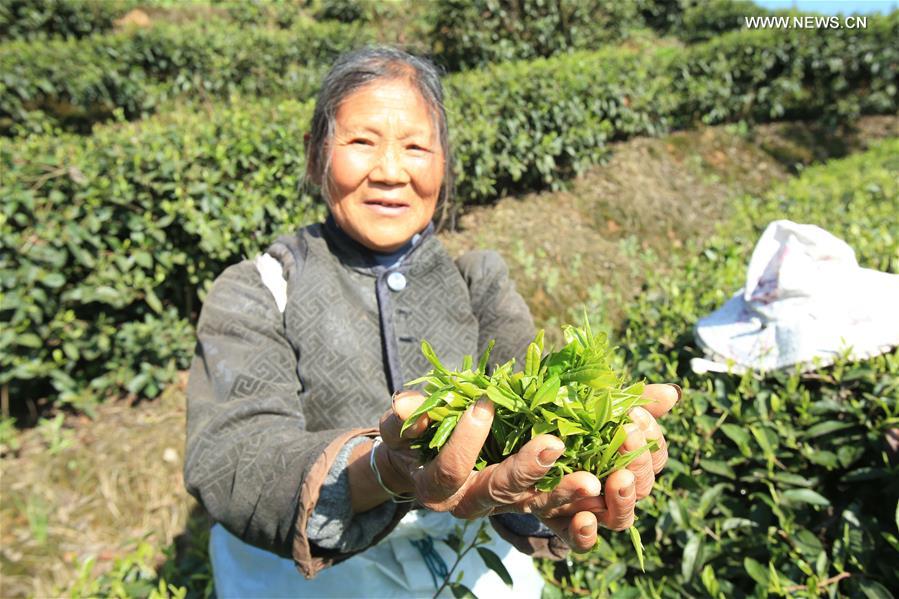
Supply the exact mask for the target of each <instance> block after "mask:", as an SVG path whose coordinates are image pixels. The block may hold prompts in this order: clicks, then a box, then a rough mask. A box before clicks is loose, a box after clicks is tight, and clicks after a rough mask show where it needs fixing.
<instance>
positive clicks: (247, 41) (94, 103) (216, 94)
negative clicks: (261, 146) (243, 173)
mask: <svg viewBox="0 0 899 599" xmlns="http://www.w3.org/2000/svg"><path fill="white" fill-rule="evenodd" d="M373 40H374V32H373V29H372V28H370V27H366V26H363V25H357V24H345V23H340V22H337V21H328V22H322V23H319V22H316V21H312V20H309V19H304V20H299V21H297V22H296V23H294V24H293V26H292V27H290V28H289V29H277V28H274V29H272V28H262V27H249V28H247V27H242V26H241V25H240V24H236V23H231V22H228V21H225V20H219V19H213V20H209V21H194V22H189V23H185V24H179V25H172V24H165V23H161V24H158V25H155V26H153V27H151V28H147V29H137V30H133V31H126V32H121V33H110V34H105V35H96V36H93V37H90V38H87V39H81V40H76V39H59V40H51V41H47V42H45V43H42V44H35V43H31V42H28V41H16V42H9V43H6V44H2V45H0V133H6V134H9V133H11V132H18V133H27V132H29V131H33V130H40V128H41V126H43V125H44V124H45V123H47V122H48V121H49V122H50V123H55V124H57V125H60V126H63V127H65V128H67V129H72V130H76V131H81V132H89V131H90V127H91V125H92V124H93V123H95V122H97V121H102V120H105V119H108V118H110V117H111V116H112V115H113V114H114V112H115V111H116V110H120V111H121V112H122V115H123V116H124V117H125V118H127V119H132V118H137V117H140V116H142V115H145V114H148V113H151V112H153V111H154V109H155V108H156V107H158V105H159V104H160V103H161V102H164V101H165V100H167V99H171V98H174V97H179V96H182V95H190V96H191V97H192V98H194V99H196V100H203V99H218V98H221V97H226V96H228V95H229V94H230V93H233V92H241V93H244V94H248V95H251V96H252V95H259V96H268V95H272V94H278V95H279V96H282V97H293V98H296V99H306V98H308V97H310V96H311V95H312V93H313V92H314V91H315V90H316V89H317V87H318V82H319V80H320V79H321V77H322V75H323V66H322V65H324V64H328V63H330V62H331V61H332V60H333V59H334V58H335V57H336V56H337V55H339V54H340V53H341V52H344V51H346V50H348V49H350V48H353V47H356V46H358V45H362V44H365V43H368V42H371V41H373Z"/></svg>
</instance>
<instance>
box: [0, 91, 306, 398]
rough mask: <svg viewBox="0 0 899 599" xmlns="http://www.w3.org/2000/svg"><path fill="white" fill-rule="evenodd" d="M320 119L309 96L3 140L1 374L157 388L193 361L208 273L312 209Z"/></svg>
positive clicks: (100, 387)
mask: <svg viewBox="0 0 899 599" xmlns="http://www.w3.org/2000/svg"><path fill="white" fill-rule="evenodd" d="M310 116H311V106H310V105H309V104H308V103H307V104H301V103H296V102H285V103H280V104H277V105H265V104H257V105H255V106H253V107H252V108H248V109H234V110H232V111H229V112H227V113H220V114H218V115H217V117H216V118H215V119H208V118H205V115H196V114H186V113H173V114H171V115H167V116H166V117H165V118H157V119H155V120H151V121H147V122H144V123H140V124H128V125H124V126H119V127H111V128H105V129H103V130H100V131H98V132H96V133H95V134H94V135H93V136H90V137H77V136H70V137H69V138H62V139H60V138H58V137H52V138H51V137H35V138H26V139H19V140H15V141H14V140H0V170H3V171H4V172H5V173H12V174H13V176H10V177H4V178H3V181H2V187H0V195H2V197H3V198H4V201H3V204H2V208H0V238H2V244H3V247H4V251H3V252H2V255H0V285H2V287H0V293H2V294H3V295H2V296H3V302H2V304H3V312H2V318H3V321H4V323H5V324H4V326H3V328H2V331H0V356H2V357H0V360H2V373H0V384H6V383H9V384H10V385H11V396H12V397H13V398H14V401H15V400H21V399H22V398H24V397H42V396H46V395H47V394H48V393H52V394H53V395H58V397H59V399H60V400H62V401H64V402H72V403H75V404H77V405H79V406H83V407H89V406H90V404H91V403H92V402H93V401H96V400H97V399H99V398H102V395H103V393H104V392H106V391H107V390H110V389H116V388H121V387H123V386H124V387H127V388H128V389H129V390H130V391H132V392H134V393H136V394H140V395H149V396H153V395H155V394H156V391H158V388H159V385H160V384H161V383H162V382H163V381H166V380H168V379H169V375H172V374H174V366H177V367H181V368H183V367H184V366H185V365H186V359H187V357H188V356H189V355H190V353H191V350H192V343H193V342H192V339H191V338H192V335H191V334H190V326H191V325H190V324H189V320H188V318H189V317H190V316H192V315H195V312H196V311H198V309H199V305H198V298H197V295H198V290H201V289H202V288H203V284H204V283H208V282H209V281H211V280H212V279H213V278H214V277H215V275H216V274H217V273H218V272H220V271H221V270H222V268H223V267H224V266H225V265H226V264H228V263H230V262H233V261H234V260H236V259H239V258H240V257H241V256H242V255H250V254H255V253H256V252H257V251H258V249H259V248H260V247H263V246H264V245H266V244H267V242H268V241H269V240H271V239H273V238H274V237H275V236H277V235H278V234H279V233H281V232H284V231H285V230H287V229H290V228H291V227H292V225H293V224H296V223H301V222H307V221H308V220H310V219H311V218H312V217H310V216H305V215H304V211H305V210H306V209H307V208H308V207H309V204H308V202H304V201H303V200H301V199H299V198H298V197H297V193H296V192H297V185H298V177H299V175H300V174H301V172H302V169H303V164H304V160H303V154H302V135H303V130H304V128H305V126H306V123H307V122H308V120H309V117H310ZM175 306H177V307H178V308H179V309H180V310H176V309H175ZM153 365H157V366H158V365H161V366H158V367H157V366H153Z"/></svg>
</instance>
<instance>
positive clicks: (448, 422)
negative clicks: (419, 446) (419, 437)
mask: <svg viewBox="0 0 899 599" xmlns="http://www.w3.org/2000/svg"><path fill="white" fill-rule="evenodd" d="M458 421H459V417H458V416H456V415H453V416H447V417H446V418H444V419H443V420H442V421H441V422H440V426H438V427H437V432H436V433H434V436H433V437H432V438H431V442H430V443H428V447H430V448H431V449H437V450H439V449H440V448H441V447H443V444H444V443H446V440H447V439H449V437H450V435H451V434H452V432H453V429H454V428H456V423H457V422H458Z"/></svg>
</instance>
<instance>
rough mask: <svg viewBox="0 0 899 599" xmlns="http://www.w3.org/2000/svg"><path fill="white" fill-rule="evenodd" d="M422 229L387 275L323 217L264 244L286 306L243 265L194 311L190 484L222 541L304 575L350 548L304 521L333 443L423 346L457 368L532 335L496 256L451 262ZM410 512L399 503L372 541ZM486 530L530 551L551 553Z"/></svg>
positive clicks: (418, 368) (381, 404)
mask: <svg viewBox="0 0 899 599" xmlns="http://www.w3.org/2000/svg"><path fill="white" fill-rule="evenodd" d="M431 229H432V228H431V227H429V228H428V230H426V231H425V233H424V234H422V235H421V236H420V238H419V239H418V240H417V242H416V243H415V244H414V246H413V247H412V249H411V250H410V251H409V252H408V253H407V254H406V256H405V257H404V259H403V260H402V261H401V262H400V263H399V264H397V265H394V266H393V267H390V268H387V267H383V266H378V265H377V264H376V262H375V261H374V259H373V257H372V255H371V253H370V252H369V251H368V250H367V249H365V248H364V247H363V246H361V245H359V244H358V243H356V242H355V241H353V240H352V239H350V238H349V237H347V236H346V235H345V234H344V233H343V232H341V231H340V230H339V228H338V227H337V226H336V225H335V224H334V222H333V221H332V220H331V219H328V221H326V222H325V223H323V224H316V225H312V226H309V227H306V228H304V229H301V230H299V231H298V232H297V233H296V234H295V235H291V236H288V237H285V238H282V239H280V240H279V241H278V242H276V243H275V244H274V245H273V246H272V247H271V248H269V250H268V253H269V254H271V255H273V256H275V257H276V258H277V259H278V260H279V262H280V263H281V266H282V269H283V275H284V278H285V279H286V282H287V305H286V308H285V309H284V311H283V313H282V312H281V311H280V310H279V309H278V307H277V305H276V302H275V299H274V297H273V296H272V293H271V292H270V291H269V289H268V288H267V287H266V286H265V285H264V284H263V282H262V279H261V277H260V274H259V271H258V270H257V269H256V266H255V264H254V263H253V261H251V260H244V261H243V262H241V263H239V264H236V265H234V266H231V267H229V268H228V269H226V270H225V271H224V272H223V273H222V274H221V275H220V276H219V277H218V278H217V279H216V281H215V283H214V285H213V287H212V290H211V291H210V293H209V295H208V296H207V298H206V301H205V302H204V305H203V310H202V313H201V315H200V321H199V324H198V327H197V338H198V343H197V346H196V354H195V357H194V360H193V364H192V367H191V371H190V381H189V384H188V391H187V392H188V423H187V424H188V425H187V450H186V456H185V467H184V477H185V484H186V486H187V489H188V491H189V492H190V493H191V494H192V495H193V496H194V497H196V498H197V500H198V501H199V502H200V503H201V504H202V505H203V506H204V507H205V508H206V509H207V510H208V512H209V513H210V515H211V516H212V517H213V518H214V519H215V520H216V521H218V522H220V523H222V524H223V525H224V526H225V527H226V528H227V529H228V530H229V531H230V532H232V533H233V534H235V535H237V536H238V537H240V538H241V539H243V540H244V541H246V542H248V543H251V544H253V545H256V546H258V547H262V548H264V549H267V550H270V551H273V552H274V553H276V554H278V555H281V556H284V557H293V559H294V560H295V562H296V563H297V566H298V568H299V569H300V571H301V572H302V573H303V574H305V575H306V576H313V575H314V574H315V573H316V572H317V571H319V570H320V569H321V568H323V567H326V566H328V565H330V564H332V563H336V562H337V561H341V560H343V559H346V558H347V557H350V556H351V555H352V553H346V554H341V553H339V552H335V551H333V550H326V549H322V548H320V547H317V546H315V545H314V544H311V543H310V542H309V540H308V539H307V538H306V524H307V522H308V519H309V516H310V514H311V513H312V511H313V509H314V508H315V504H316V501H317V499H318V493H319V489H320V487H321V484H322V482H323V481H324V479H325V477H326V475H327V473H328V471H329V469H330V468H331V465H332V464H333V462H334V460H335V458H336V456H337V454H338V453H339V451H340V449H341V448H342V447H343V446H344V445H345V444H346V443H347V442H348V441H350V440H351V439H353V438H355V437H358V436H361V435H373V434H376V432H377V431H376V428H375V427H376V426H377V423H378V419H379V417H380V416H381V415H382V414H383V413H384V412H385V411H386V410H387V409H388V408H389V407H390V397H391V395H392V393H393V392H394V391H395V390H398V389H401V388H403V385H404V383H405V381H408V380H411V379H413V378H415V377H418V376H421V375H422V374H423V373H425V372H426V371H427V370H429V366H430V365H429V363H428V362H427V361H426V360H425V358H424V357H423V356H422V355H421V351H420V342H421V340H422V339H427V340H428V341H429V342H430V343H431V344H432V345H433V346H434V348H435V350H436V352H437V354H438V355H439V356H440V357H441V359H442V360H443V361H444V362H445V363H447V364H448V365H458V364H459V363H460V362H461V360H462V357H463V356H464V355H465V354H474V355H476V356H477V355H478V354H479V353H480V352H481V351H482V350H483V348H484V347H485V346H486V344H487V342H488V341H489V340H490V339H495V340H496V347H495V349H494V352H493V359H492V360H491V361H492V362H494V363H500V362H503V361H505V360H508V359H509V358H511V357H515V356H522V355H523V354H524V352H525V349H526V347H527V344H528V342H529V341H530V340H531V339H532V338H533V335H534V327H533V322H532V320H531V317H530V313H529V311H528V308H527V305H526V304H525V303H524V301H523V300H522V298H521V296H520V295H519V294H518V293H517V292H516V291H515V288H514V285H513V284H512V282H511V281H510V280H509V277H508V273H507V271H506V267H505V265H504V263H503V262H502V259H501V258H500V257H499V255H498V254H496V253H494V252H486V251H477V252H469V253H468V254H465V255H464V256H462V257H461V258H459V259H458V260H456V261H455V262H454V261H453V260H452V259H451V258H450V257H449V255H448V254H447V253H446V251H445V250H444V248H443V246H442V245H441V243H440V242H439V241H438V240H437V238H436V237H435V236H434V235H433V233H432V230H431ZM394 273H399V274H400V275H401V276H399V275H397V274H394ZM391 274H393V277H392V278H391V279H390V281H391V285H388V278H389V277H391ZM404 514H405V510H404V509H399V510H397V513H396V515H395V517H394V521H393V523H391V524H390V525H388V526H387V528H386V529H385V530H384V531H383V532H382V533H381V534H380V535H378V536H376V537H375V538H374V540H373V542H377V541H379V540H380V539H381V538H383V536H384V535H386V534H387V533H389V532H390V530H392V528H393V526H394V525H395V523H396V522H398V521H399V519H400V518H401V517H402V516H403V515H404ZM495 527H496V528H497V530H498V531H499V532H500V534H502V536H504V537H505V538H507V539H509V540H510V541H512V542H513V544H515V545H516V546H517V547H519V549H522V550H524V551H526V552H528V553H533V552H534V550H535V549H538V550H539V549H541V548H543V547H545V546H546V543H547V541H546V540H545V539H544V540H542V541H537V544H536V545H535V543H534V542H533V540H532V539H524V538H511V537H514V536H515V535H510V532H511V531H509V530H508V529H506V528H505V527H504V526H502V525H498V524H495ZM553 540H554V541H557V539H553ZM558 549H559V546H558V543H553V544H552V546H551V547H549V551H548V553H547V552H545V551H544V552H543V554H547V555H552V556H558V554H559V551H558Z"/></svg>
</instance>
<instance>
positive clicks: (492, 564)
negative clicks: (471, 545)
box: [478, 547, 512, 588]
mask: <svg viewBox="0 0 899 599" xmlns="http://www.w3.org/2000/svg"><path fill="white" fill-rule="evenodd" d="M478 555H480V556H481V559H482V560H484V564H485V565H486V566H487V567H488V568H490V569H491V570H493V571H494V572H496V573H497V574H498V575H499V577H500V578H502V580H503V582H504V583H506V586H508V587H509V588H512V577H511V576H510V575H509V571H508V570H506V566H504V565H503V561H502V560H501V559H500V558H499V556H498V555H496V554H495V553H494V552H493V551H491V550H490V549H487V548H486V547H478Z"/></svg>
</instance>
